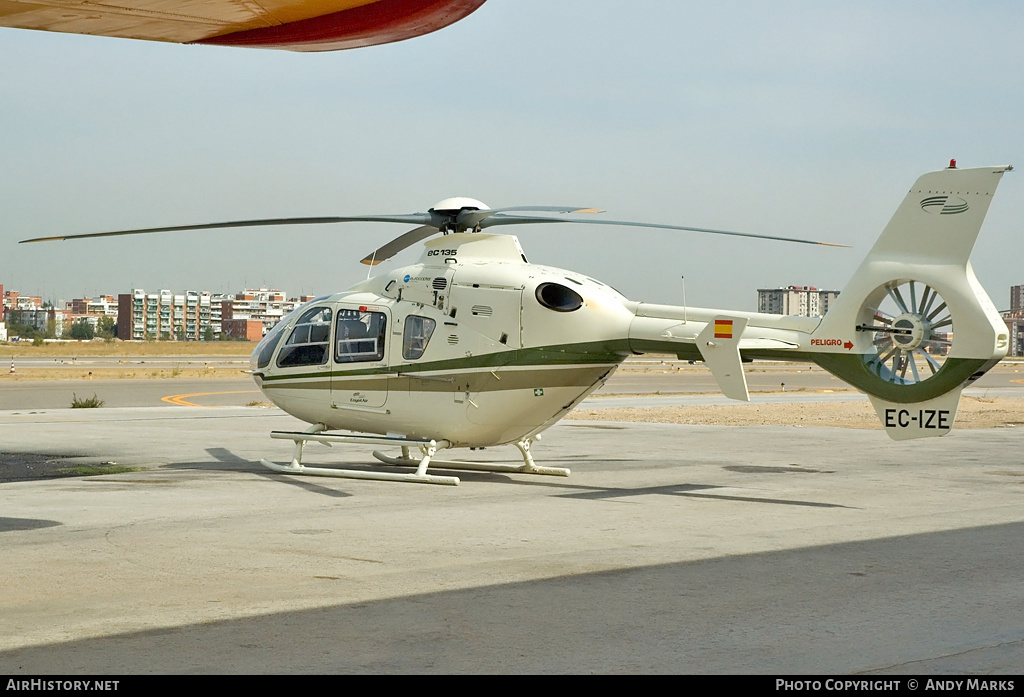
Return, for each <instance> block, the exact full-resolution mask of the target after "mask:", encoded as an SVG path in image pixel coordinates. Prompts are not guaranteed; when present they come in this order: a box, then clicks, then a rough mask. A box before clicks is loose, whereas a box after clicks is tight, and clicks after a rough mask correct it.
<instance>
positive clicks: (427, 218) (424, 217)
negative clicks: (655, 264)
mask: <svg viewBox="0 0 1024 697" xmlns="http://www.w3.org/2000/svg"><path fill="white" fill-rule="evenodd" d="M432 220H433V217H432V216H431V215H430V213H412V214H409V215H363V216H350V217H324V218H265V219H262V220H234V221H229V222H224V223H203V224H200V225H173V226H169V227H152V228H141V229H139V230H118V231H116V232H90V233H86V234H83V235H56V236H53V237H34V238H32V239H30V240H21V242H20V243H19V244H24V243H26V242H55V241H60V240H80V239H85V238H88V237H115V236H117V235H144V234H147V233H150V232H185V231H187V230H217V229H220V228H236V227H269V226H272V225H324V224H328V223H357V222H368V223H409V224H411V225H416V224H420V225H423V224H429V223H431V222H432Z"/></svg>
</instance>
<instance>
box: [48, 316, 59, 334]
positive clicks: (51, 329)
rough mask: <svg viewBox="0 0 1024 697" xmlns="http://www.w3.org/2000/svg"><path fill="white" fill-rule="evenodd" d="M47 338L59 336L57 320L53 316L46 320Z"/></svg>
mask: <svg viewBox="0 0 1024 697" xmlns="http://www.w3.org/2000/svg"><path fill="white" fill-rule="evenodd" d="M46 338H47V339H56V338H57V320H56V318H53V317H51V318H50V319H48V320H46Z"/></svg>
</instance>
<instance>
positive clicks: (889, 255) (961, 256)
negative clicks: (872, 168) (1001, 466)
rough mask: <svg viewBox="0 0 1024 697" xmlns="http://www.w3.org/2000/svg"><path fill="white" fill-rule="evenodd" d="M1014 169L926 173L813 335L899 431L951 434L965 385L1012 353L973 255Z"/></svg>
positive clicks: (828, 359) (832, 365)
mask: <svg viewBox="0 0 1024 697" xmlns="http://www.w3.org/2000/svg"><path fill="white" fill-rule="evenodd" d="M1010 169H1011V167H1009V166H1005V167H984V168H977V169H955V168H953V167H950V168H949V169H945V170H942V171H939V172H932V173H929V174H925V175H924V176H922V177H921V178H919V179H918V180H917V182H916V183H915V184H914V186H913V188H911V190H910V192H909V193H908V194H907V196H906V198H904V199H903V203H902V204H901V205H900V207H899V208H898V209H897V210H896V214H895V215H894V216H893V217H892V220H891V221H890V222H889V224H888V225H887V226H886V228H885V230H884V232H882V236H881V237H879V239H878V241H877V242H875V245H874V247H872V248H871V251H870V253H869V254H868V256H867V258H866V259H865V260H864V262H863V263H862V264H861V266H860V268H859V269H858V270H857V272H856V273H855V274H854V276H853V279H852V280H851V281H850V283H849V285H848V286H847V287H846V288H845V289H843V292H842V293H841V294H840V295H839V297H838V298H836V301H835V303H834V304H833V305H832V307H831V308H830V309H829V311H828V313H827V314H826V315H825V317H824V318H823V319H822V321H821V324H820V325H819V326H818V328H817V329H816V330H815V332H814V334H813V336H812V340H811V344H812V347H813V348H814V350H815V351H816V353H815V361H816V362H817V363H818V364H819V365H821V366H822V367H823V368H825V369H826V370H828V371H829V372H831V373H833V374H834V375H836V376H837V377H839V378H841V379H842V380H845V381H846V382H849V383H850V384H852V385H853V386H855V387H857V388H858V389H860V390H862V391H864V392H866V393H867V394H868V396H869V398H870V399H871V402H872V404H873V405H874V407H875V410H876V412H877V413H878V416H879V419H881V421H882V424H883V425H884V426H885V430H886V432H887V433H888V434H889V435H890V437H892V438H894V439H896V440H903V439H908V438H922V437H928V436H939V435H945V434H946V433H948V432H949V429H950V428H951V427H952V426H953V421H954V419H955V418H956V408H957V405H958V403H959V399H960V392H961V390H963V388H964V387H965V386H966V385H967V384H969V383H970V382H972V381H973V380H976V379H977V378H979V377H981V376H982V375H983V374H984V373H985V372H986V371H987V370H988V369H989V368H991V367H992V366H993V365H995V364H996V363H997V362H998V361H999V360H1000V359H1001V358H1002V357H1003V356H1005V355H1006V350H1007V345H1008V337H1007V330H1006V325H1005V324H1004V323H1003V321H1002V319H1001V318H1000V316H999V313H998V312H997V311H996V308H995V306H994V305H993V304H992V301H991V300H990V299H989V297H988V295H986V294H985V291H984V290H983V289H982V287H981V284H979V283H978V279H977V278H976V277H975V275H974V271H973V270H972V269H971V264H970V261H969V259H970V255H971V251H972V250H973V249H974V243H975V241H976V240H977V238H978V233H979V231H980V230H981V224H982V222H983V221H984V219H985V214H986V213H987V212H988V206H989V203H990V202H991V200H992V195H993V194H994V193H995V189H996V186H997V185H998V183H999V180H1000V178H1001V177H1002V175H1003V173H1004V172H1006V171H1009V170H1010ZM954 322H955V324H954Z"/></svg>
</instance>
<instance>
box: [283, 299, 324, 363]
mask: <svg viewBox="0 0 1024 697" xmlns="http://www.w3.org/2000/svg"><path fill="white" fill-rule="evenodd" d="M330 341H331V308H329V307H314V308H312V309H310V310H307V311H306V312H305V313H303V315H302V316H301V317H299V320H298V321H297V322H296V323H295V326H294V327H292V333H291V334H290V335H289V336H288V341H287V342H285V345H284V348H282V349H281V353H280V355H279V356H278V357H277V365H278V366H279V367H281V368H288V367H291V366H297V365H323V364H324V363H326V362H327V356H328V352H327V347H328V345H329V344H330Z"/></svg>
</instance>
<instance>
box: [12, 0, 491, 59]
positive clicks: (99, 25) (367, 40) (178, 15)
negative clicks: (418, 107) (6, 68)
mask: <svg viewBox="0 0 1024 697" xmlns="http://www.w3.org/2000/svg"><path fill="white" fill-rule="evenodd" d="M485 1H486V0H98V1H97V0H0V27H14V28H18V29H37V30H42V31H56V32H67V33H71V34H92V35H95V36H115V37H120V38H126V39H144V40H147V41H167V42H171V43H181V44H189V43H196V44H215V45H219V46H246V47H250V48H278V49H287V50H290V51H337V50H340V49H345V48H360V47H362V46H374V45H377V44H386V43H391V42H393V41H402V40H404V39H411V38H413V37H415V36H420V35H422V34H429V33H430V32H432V31H437V30H438V29H442V28H443V27H446V26H448V25H449V24H453V23H455V22H457V21H459V20H460V19H462V18H463V17H466V16H467V15H469V14H470V13H472V12H473V11H474V10H476V9H477V8H478V7H480V6H481V5H483V4H484V2H485Z"/></svg>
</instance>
